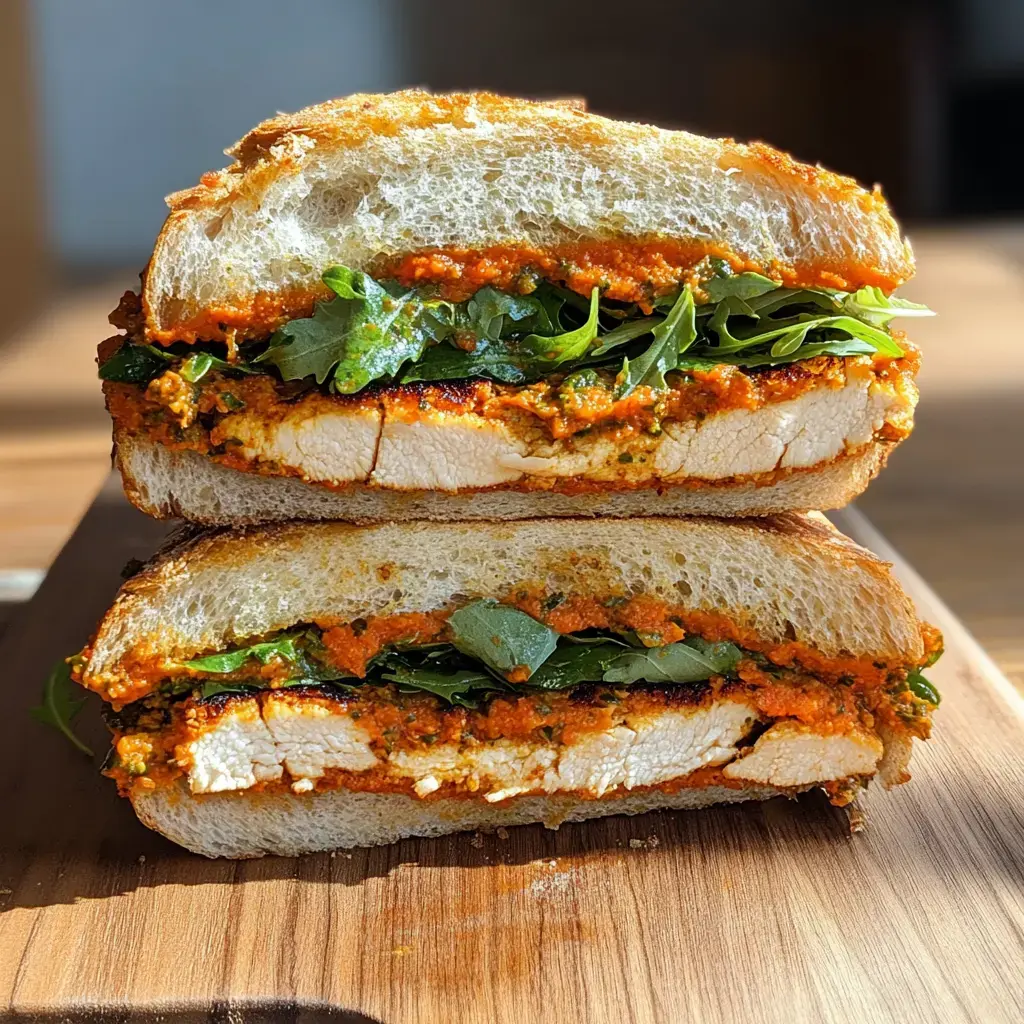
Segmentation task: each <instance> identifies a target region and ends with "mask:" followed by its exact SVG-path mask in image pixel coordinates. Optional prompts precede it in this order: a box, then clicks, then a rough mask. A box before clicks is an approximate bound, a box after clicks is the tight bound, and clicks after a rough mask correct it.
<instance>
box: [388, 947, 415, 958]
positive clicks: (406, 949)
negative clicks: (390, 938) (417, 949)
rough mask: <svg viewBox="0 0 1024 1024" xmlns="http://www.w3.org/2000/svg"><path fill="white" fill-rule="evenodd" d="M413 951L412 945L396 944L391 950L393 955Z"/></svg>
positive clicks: (404, 954) (403, 954) (401, 954)
mask: <svg viewBox="0 0 1024 1024" xmlns="http://www.w3.org/2000/svg"><path fill="white" fill-rule="evenodd" d="M411 952H412V946H395V948H394V949H393V950H391V955H392V956H406V955H407V954H409V953H411Z"/></svg>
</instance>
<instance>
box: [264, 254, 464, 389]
mask: <svg viewBox="0 0 1024 1024" xmlns="http://www.w3.org/2000/svg"><path fill="white" fill-rule="evenodd" d="M322 280H323V283H324V284H325V285H327V287H328V288H330V289H331V291H333V292H334V294H335V296H336V297H335V298H334V299H331V300H329V301H327V302H320V303H318V304H317V307H316V311H315V312H314V313H313V315H312V316H311V317H307V318H304V319H299V320H292V321H290V322H289V323H287V324H285V325H284V327H282V328H281V329H280V330H279V331H278V332H277V334H275V335H274V337H273V338H272V339H271V343H270V346H269V347H268V348H267V350H266V351H265V352H264V353H263V354H262V355H260V356H257V357H256V362H257V363H269V364H271V365H273V366H275V367H276V368H277V370H278V372H279V373H280V374H281V376H282V378H283V379H284V380H300V379H301V378H303V377H315V378H316V381H317V383H318V384H323V383H324V382H325V381H326V380H328V378H330V381H331V387H332V388H333V389H334V390H335V391H337V392H340V393H341V394H345V395H350V394H354V393H355V392H357V391H361V390H362V389H363V388H364V387H366V385H367V384H369V383H370V382H371V381H374V380H377V379H379V378H381V377H394V376H395V375H396V374H397V373H398V371H399V370H400V369H401V368H402V366H403V364H405V363H406V362H408V361H409V360H415V359H419V357H420V356H422V355H423V350H424V349H425V348H426V347H427V345H428V344H430V343H431V342H437V341H440V340H441V339H443V338H445V337H447V336H448V335H449V334H450V333H451V332H452V330H453V324H452V320H451V304H450V303H446V302H442V301H440V300H427V299H424V298H423V297H422V296H421V295H420V294H419V293H418V292H417V291H416V290H415V289H413V288H409V289H403V288H401V287H400V286H398V285H395V284H394V283H393V282H387V283H386V284H383V285H382V284H378V282H376V281H375V280H374V279H373V278H372V277H370V276H369V275H368V274H364V273H362V272H361V271H358V270H350V269H349V268H348V267H332V268H331V269H330V270H328V271H327V272H326V273H325V274H324V275H323V277H322Z"/></svg>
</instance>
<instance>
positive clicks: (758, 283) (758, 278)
mask: <svg viewBox="0 0 1024 1024" xmlns="http://www.w3.org/2000/svg"><path fill="white" fill-rule="evenodd" d="M723 269H728V264H725V265H724V267H723ZM778 287H779V282H778V281H773V280H772V279H771V278H770V277H764V276H763V275H762V274H754V273H751V272H746V273H743V274H734V273H732V271H731V270H729V271H728V273H724V272H723V271H721V270H720V271H719V273H718V275H716V276H715V277H712V278H710V279H709V280H707V281H704V282H703V283H702V284H701V288H702V290H703V291H704V293H705V294H706V295H707V297H708V298H709V299H710V300H711V301H712V302H721V301H722V299H727V298H730V297H735V298H737V299H756V298H757V297H758V296H759V295H764V294H765V293H767V292H773V291H776V290H777V289H778Z"/></svg>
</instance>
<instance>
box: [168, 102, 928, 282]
mask: <svg viewBox="0 0 1024 1024" xmlns="http://www.w3.org/2000/svg"><path fill="white" fill-rule="evenodd" d="M477 113H479V114H482V115H484V116H485V117H486V119H487V120H488V121H491V122H494V123H497V124H515V125H522V126H524V127H539V126H543V127H544V128H545V129H546V131H548V132H550V131H552V130H555V134H554V135H548V136H547V137H548V138H549V139H551V140H559V141H564V142H566V143H568V144H570V145H575V146H579V147H584V146H610V145H622V144H623V143H628V142H630V141H632V140H640V139H644V138H646V137H647V136H648V135H649V133H650V132H651V130H652V129H651V127H650V126H649V125H645V124H637V123H633V122H628V121H614V120H611V119H609V118H606V117H601V116H600V115H598V114H591V113H588V112H587V110H586V107H585V104H584V102H583V101H582V100H568V101H566V100H541V101H536V100H526V99H517V98H513V97H507V96H498V95H496V94H495V93H490V92H463V93H450V94H448V95H434V94H432V93H429V92H425V91H424V90H422V89H404V90H402V91H401V92H394V93H357V94H355V95H353V96H345V97H342V98H340V99H334V100H328V101H327V102H326V103H318V104H316V105H315V106H311V107H306V108H304V109H303V110H299V111H296V112H295V113H293V114H278V116H277V117H272V118H270V119H269V120H267V121H263V122H261V123H260V124H258V125H257V126H256V127H255V128H253V129H252V130H251V131H250V132H248V134H246V135H245V136H244V137H243V138H242V139H240V140H239V141H238V142H236V143H235V144H234V145H233V146H232V147H231V148H230V149H228V150H225V152H226V153H227V155H228V156H233V157H235V160H236V163H234V164H233V165H232V166H231V167H229V168H226V169H225V170H222V171H209V172H207V173H206V174H204V175H203V176H202V178H201V179H200V182H199V184H198V185H196V186H194V187H193V188H190V189H184V190H183V191H180V192H174V193H172V194H171V195H169V196H168V197H167V205H168V206H169V207H170V208H171V210H172V211H174V210H186V209H195V208H197V207H200V206H211V205H213V204H215V203H216V202H217V201H218V200H220V199H222V198H224V197H225V196H226V195H227V194H229V193H230V192H232V191H233V190H234V188H236V187H237V184H238V182H237V178H238V176H240V175H245V174H247V173H250V172H256V171H258V170H259V168H260V166H261V164H262V162H263V161H264V160H265V158H266V157H267V156H268V155H269V153H270V150H271V149H272V148H273V147H275V146H279V145H281V144H282V143H284V142H285V141H286V140H287V138H288V136H290V135H304V136H306V137H308V138H311V139H314V140H315V141H316V142H318V143H327V144H330V145H331V146H332V147H338V148H343V149H344V148H353V147H355V146H358V145H360V144H361V143H363V142H365V141H366V139H367V138H369V137H370V136H371V135H385V136H394V135H398V134H399V133H400V132H403V131H406V130H409V129H423V128H431V127H435V126H437V125H451V126H453V127H456V128H459V127H473V126H474V125H475V123H476V114H477ZM722 142H723V146H724V153H723V160H724V161H725V162H726V164H729V165H733V166H737V167H739V166H744V165H746V166H756V167H759V168H760V169H761V170H763V171H765V172H767V173H770V174H771V175H773V176H777V177H780V178H790V179H793V180H794V181H799V182H800V183H801V184H802V185H803V186H805V187H806V188H808V189H814V190H816V191H819V192H821V193H822V195H823V196H825V197H827V198H829V199H831V200H833V201H835V202H855V203H857V204H858V205H859V206H861V207H862V208H863V209H864V210H866V211H870V212H872V213H874V214H876V215H877V216H878V217H880V218H882V219H885V220H888V221H891V220H892V217H891V214H890V212H889V207H888V204H887V203H886V201H885V199H884V197H883V196H882V192H881V189H880V188H879V187H878V186H877V185H876V186H875V188H874V189H873V190H871V191H868V190H867V189H865V188H863V187H862V186H861V185H859V184H858V183H857V182H856V181H855V180H854V179H853V178H849V177H846V176H845V175H842V174H835V173H833V172H832V171H827V170H825V169H824V168H822V167H814V166H812V165H810V164H804V163H800V162H799V161H797V160H794V159H793V158H792V157H791V156H789V155H788V154H786V153H783V152H780V151H779V150H777V149H773V148H772V147H771V146H768V145H765V144H764V143H762V142H755V143H751V144H749V145H746V144H743V143H737V142H735V141H734V140H732V139H723V140H722ZM893 227H894V228H895V225H894V224H893ZM905 269H906V276H910V274H911V273H913V267H912V265H911V264H910V263H909V261H908V265H907V267H906V268H905Z"/></svg>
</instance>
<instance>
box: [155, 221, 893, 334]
mask: <svg viewBox="0 0 1024 1024" xmlns="http://www.w3.org/2000/svg"><path fill="white" fill-rule="evenodd" d="M708 257H712V258H717V259H722V260H725V261H726V262H727V263H728V264H729V266H730V267H731V268H732V270H733V272H734V273H742V272H744V271H755V272H758V273H761V274H764V275H766V276H768V277H771V278H773V279H774V280H776V281H780V282H782V283H783V284H784V285H786V286H787V287H790V288H836V289H839V290H842V291H852V290H854V289H856V288H859V287H861V286H862V285H877V286H878V287H880V288H882V289H883V290H884V291H885V292H886V293H889V292H891V291H892V290H893V289H895V288H897V287H899V285H901V284H902V283H903V281H904V278H903V277H900V276H893V274H892V273H891V272H887V271H884V270H882V269H881V268H879V267H875V266H872V265H871V264H870V263H865V262H864V261H863V260H861V259H860V258H859V257H858V258H857V259H854V258H852V257H851V258H847V259H843V258H839V257H831V258H828V257H826V258H821V259H818V260H809V261H806V262H804V263H801V264H800V265H799V266H791V265H789V264H786V263H782V262H779V261H773V262H770V263H769V264H767V265H766V264H764V263H761V262H758V261H756V260H750V259H747V258H745V257H743V256H741V255H739V254H737V253H734V252H732V251H731V250H729V248H728V247H726V246H724V245H722V244H720V243H714V242H708V241H690V242H684V241H673V240H671V239H654V240H648V241H631V240H628V239H614V240H610V241H599V240H592V241H587V242H575V243H570V244H565V245H558V246H553V247H549V248H539V247H534V246H527V245H495V246H488V247H486V248H483V249H463V248H445V249H426V250H420V251H418V252H413V253H408V254H406V255H404V256H399V257H394V258H390V259H384V260H381V261H379V262H378V263H377V264H376V265H375V266H374V267H372V268H370V272H371V274H372V275H373V276H374V277H376V278H378V279H386V278H395V279H397V280H398V281H399V282H401V283H402V284H404V285H406V286H407V287H409V286H413V285H428V284H429V285H436V286H437V289H438V291H439V293H440V294H441V296H442V297H444V298H447V299H450V300H452V301H455V302H461V301H462V300H464V299H468V298H469V297H470V296H471V295H472V294H473V293H474V292H476V291H477V290H479V289H480V288H482V287H484V286H485V285H491V286H492V287H494V288H498V289H500V290H502V291H508V292H519V293H520V294H527V293H529V292H531V291H532V290H533V289H534V288H535V287H536V285H537V282H538V281H540V280H542V279H544V280H548V281H553V282H556V283H559V284H564V285H566V286H567V287H569V288H572V289H573V290H574V291H577V292H579V293H580V294H583V295H589V294H590V292H591V290H592V289H593V288H595V287H598V288H600V289H601V292H602V294H603V295H604V297H605V298H607V299H612V300H619V301H623V302H636V303H638V304H639V305H640V306H641V308H643V309H645V310H646V311H648V312H649V311H650V309H651V308H652V307H651V302H652V301H653V300H654V299H655V298H657V297H658V296H659V295H665V294H668V293H669V292H671V291H672V290H674V289H675V288H677V287H678V286H679V285H680V284H681V283H690V284H692V285H693V286H694V287H695V288H699V286H700V282H701V280H702V279H706V277H707V273H706V272H705V271H704V270H703V268H702V262H703V261H705V260H706V259H707V258H708ZM329 294H330V293H329V292H328V290H327V289H326V287H324V286H323V285H319V284H318V285H316V286H314V287H297V288H290V289H286V290H279V291H274V292H261V293H257V294H255V295H252V296H248V297H247V296H241V297H239V298H237V299H235V300H233V301H231V302H226V303H222V304H220V305H217V306H209V307H206V308H204V309H202V310H200V311H199V312H197V313H195V314H194V315H191V316H187V317H184V318H181V319H179V320H178V321H177V322H176V323H172V324H171V325H170V326H168V327H167V328H166V329H159V330H158V329H156V328H154V327H153V323H154V319H155V318H154V317H153V316H152V314H151V311H149V310H146V311H145V312H146V313H147V316H146V321H147V324H148V326H147V328H146V336H147V338H148V339H149V340H151V341H157V342H162V343H164V344H170V343H171V342H174V341H185V342H194V341H198V340H208V341H225V340H227V339H228V338H229V336H231V335H233V334H235V333H240V334H242V335H243V336H244V337H246V338H259V337H264V336H266V335H268V334H270V333H271V332H272V331H274V330H276V329H277V328H278V327H280V326H282V324H284V323H287V322H288V321H289V320H292V319H295V318H296V317H304V316H309V315H310V314H311V313H312V311H313V307H314V305H315V303H316V302H317V301H318V300H320V299H323V298H326V297H328V296H329Z"/></svg>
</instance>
